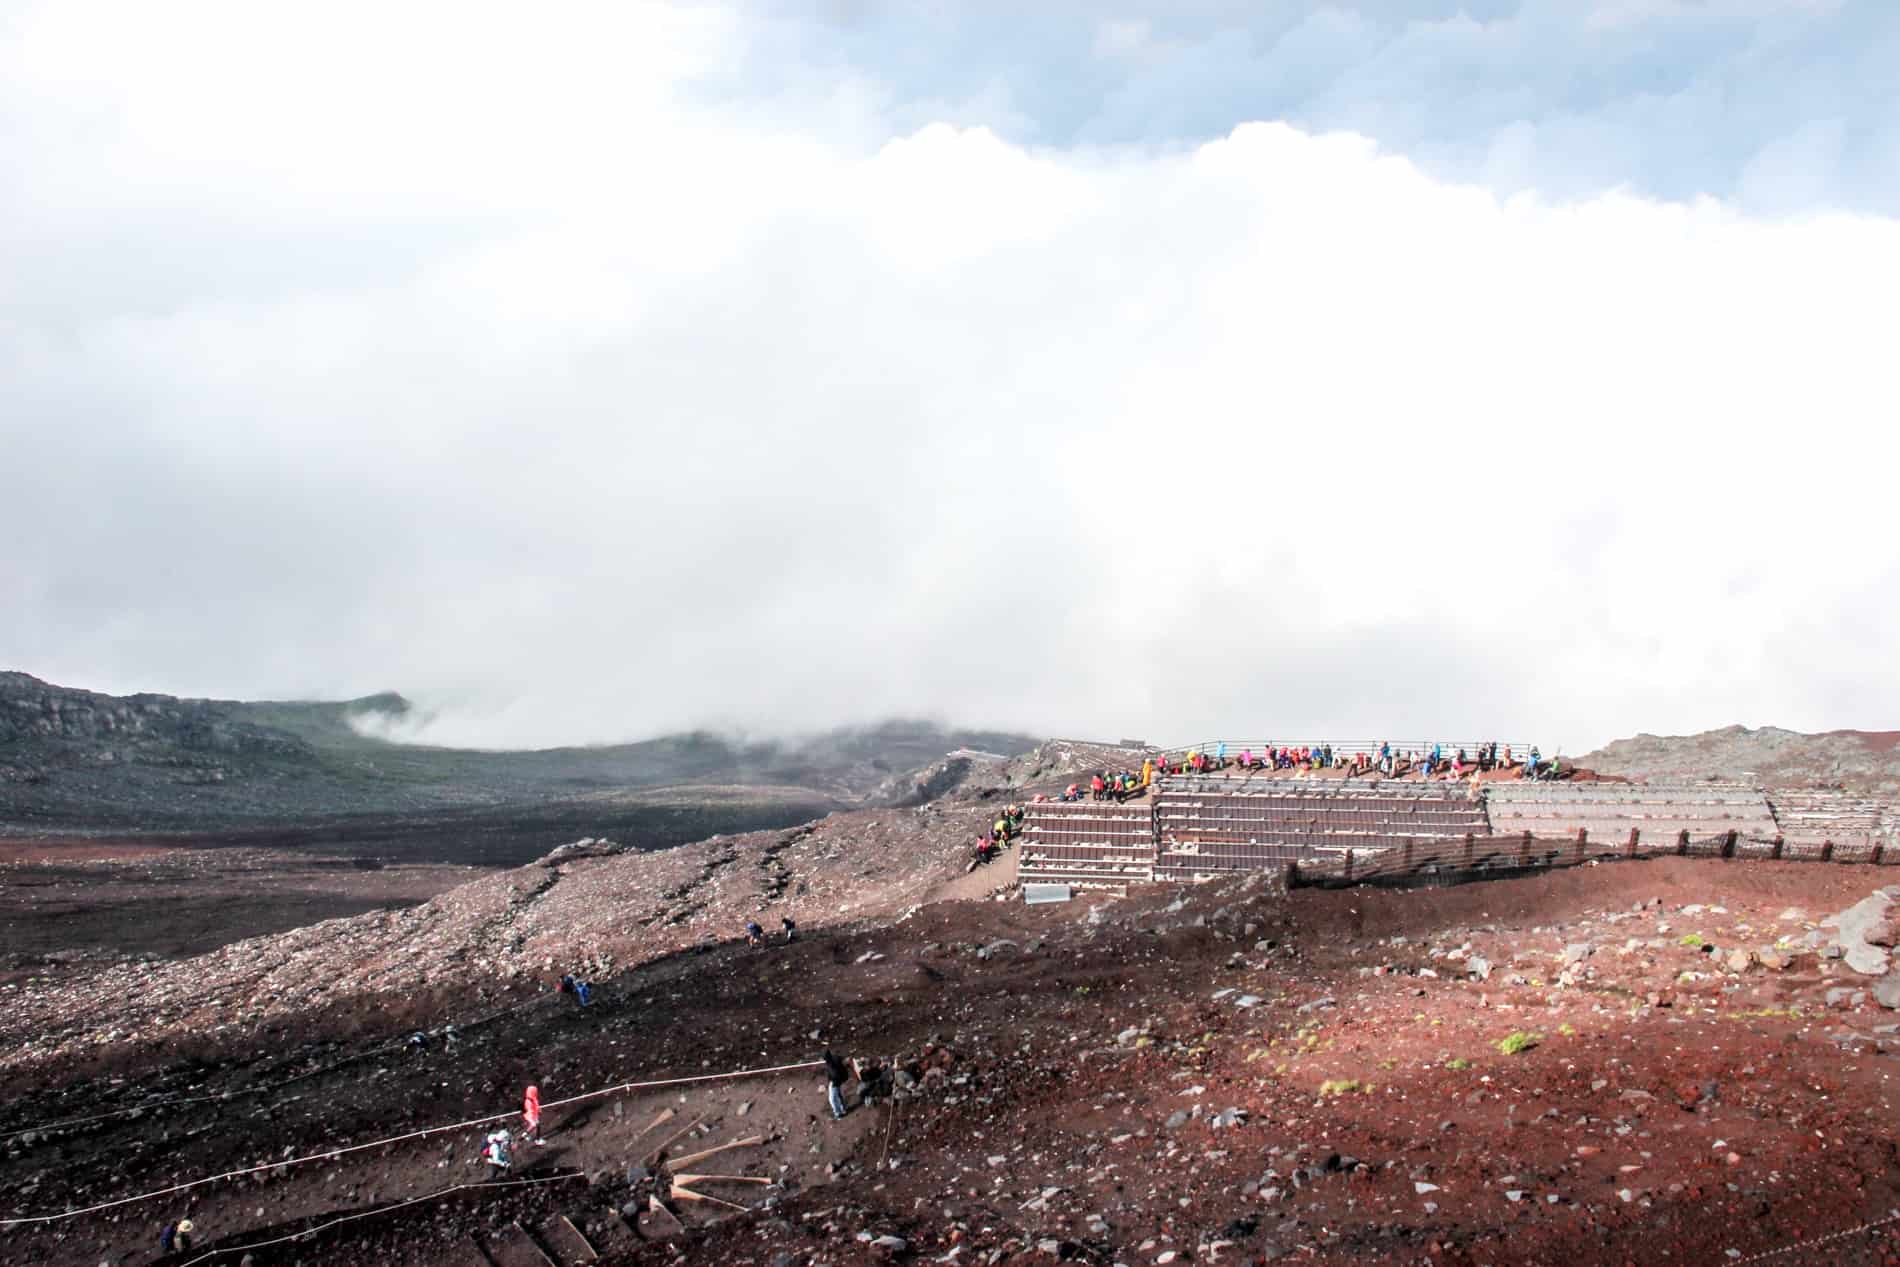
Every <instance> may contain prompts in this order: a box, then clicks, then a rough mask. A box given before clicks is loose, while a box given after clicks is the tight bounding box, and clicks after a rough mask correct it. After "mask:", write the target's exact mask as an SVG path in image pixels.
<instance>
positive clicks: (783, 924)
mask: <svg viewBox="0 0 1900 1267" xmlns="http://www.w3.org/2000/svg"><path fill="white" fill-rule="evenodd" d="M778 927H779V933H780V934H781V935H782V936H783V937H784V938H785V940H786V941H787V942H794V941H797V940H798V925H797V924H796V923H794V922H793V920H792V917H791V916H789V915H781V916H779V919H778ZM745 944H746V945H748V946H763V945H764V944H765V930H764V929H763V928H760V927H759V921H757V920H755V919H749V920H747V921H746V922H745Z"/></svg>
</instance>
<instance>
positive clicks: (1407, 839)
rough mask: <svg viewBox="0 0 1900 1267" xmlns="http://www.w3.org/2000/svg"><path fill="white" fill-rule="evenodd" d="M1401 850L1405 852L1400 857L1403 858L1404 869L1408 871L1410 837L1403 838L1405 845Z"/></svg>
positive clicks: (1410, 863)
mask: <svg viewBox="0 0 1900 1267" xmlns="http://www.w3.org/2000/svg"><path fill="white" fill-rule="evenodd" d="M1401 848H1403V849H1404V851H1405V852H1404V853H1403V854H1402V855H1401V856H1402V857H1403V858H1404V866H1405V869H1406V870H1407V871H1410V870H1411V869H1412V838H1411V837H1410V836H1407V837H1406V838H1405V844H1404V845H1403V846H1401Z"/></svg>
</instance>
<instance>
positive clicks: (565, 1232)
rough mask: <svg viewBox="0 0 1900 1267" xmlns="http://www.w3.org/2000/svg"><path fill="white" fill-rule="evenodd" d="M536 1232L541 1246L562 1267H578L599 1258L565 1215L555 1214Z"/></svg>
mask: <svg viewBox="0 0 1900 1267" xmlns="http://www.w3.org/2000/svg"><path fill="white" fill-rule="evenodd" d="M538 1231H539V1233H540V1237H541V1242H542V1244H544V1245H546V1246H547V1247H548V1248H549V1249H551V1250H553V1251H554V1256H555V1257H556V1258H558V1259H560V1260H561V1262H562V1263H563V1264H564V1267H578V1265H579V1264H584V1263H591V1262H593V1261H594V1260H595V1259H597V1258H599V1257H600V1255H599V1254H598V1253H596V1252H595V1250H594V1246H593V1242H591V1241H589V1240H588V1239H587V1238H586V1237H585V1236H583V1235H581V1230H580V1229H579V1228H578V1227H575V1226H574V1220H572V1219H570V1218H568V1217H567V1216H566V1215H565V1214H557V1215H555V1216H554V1217H553V1218H551V1219H548V1220H546V1221H545V1222H543V1223H542V1224H541V1226H540V1228H539V1229H538Z"/></svg>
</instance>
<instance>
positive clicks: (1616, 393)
mask: <svg viewBox="0 0 1900 1267" xmlns="http://www.w3.org/2000/svg"><path fill="white" fill-rule="evenodd" d="M1028 8H1029V9H1030V13H1029V14H1028V15H1027V16H1026V15H1025V13H1024V9H1025V6H1023V5H1020V4H1011V5H1004V4H1000V3H995V4H992V3H985V2H983V0H970V2H968V3H954V4H953V3H929V4H923V3H919V4H910V5H905V4H888V5H887V4H878V3H873V2H871V0H830V2H821V0H810V2H808V3H805V4H803V5H798V4H784V3H780V4H772V5H759V6H757V7H747V6H744V5H739V6H736V7H734V6H720V5H712V4H708V5H698V4H693V5H685V4H668V3H658V4H651V5H640V4H634V3H627V2H625V0H614V2H611V3H601V4H588V3H575V4H570V5H566V6H562V7H560V8H559V9H557V10H550V11H549V12H548V13H547V14H543V13H541V12H540V11H539V10H533V11H531V10H530V9H527V8H523V7H522V6H519V5H503V4H493V5H487V4H479V3H469V2H468V0H457V3H453V4H447V3H444V4H440V5H430V4H424V3H416V4H408V5H396V6H390V5H381V4H367V3H366V4H360V5H358V4H351V3H334V4H329V5H323V6H289V7H286V6H277V5H256V4H250V3H241V2H234V3H230V4H198V3H192V2H191V0H181V2H180V3H176V4H167V5H152V4H141V3H87V2H85V0H59V2H58V3H50V4H45V5H37V4H33V3H26V2H23V0H16V2H15V3H12V4H8V5H4V6H0V541H3V542H4V545H3V546H0V667H13V668H19V669H23V670H25V671H27V672H31V673H34V674H37V675H39V676H41V677H45V678H48V679H51V680H54V681H59V682H63V683H67V684H72V685H82V686H90V687H94V688H96V689H103V690H112V691H131V690H140V689H151V690H163V691H170V692H173V693H180V694H210V695H218V696H246V697H255V696H277V697H282V696H309V695H315V696H325V697H338V696H346V695H353V694H358V693H363V692H367V691H371V690H377V689H384V688H393V689H399V690H402V691H404V692H405V693H407V694H409V695H411V696H412V697H414V698H417V699H418V700H421V701H423V702H425V703H427V704H429V705H430V706H431V707H432V709H434V710H435V714H434V715H435V721H434V722H433V723H432V724H431V725H430V726H429V727H428V728H426V730H424V731H423V732H422V735H421V737H424V738H428V739H432V740H436V741H441V742H457V743H480V744H548V743H555V742H566V741H597V740H610V739H618V738H630V737H637V736H643V735H648V734H653V733H656V732H659V731H663V730H668V729H672V728H676V727H680V726H685V725H693V724H701V723H715V724H739V725H746V726H751V727H757V728H768V729H769V728H803V727H808V726H816V725H822V724H830V723H835V722H841V721H850V720H859V719H868V718H873V717H879V716H887V715H892V714H903V715H918V714H927V715H935V716H939V717H943V718H947V719H951V720H956V721H962V722H969V723H978V724H994V725H1011V726H1020V727H1024V728H1027V729H1030V730H1033V731H1038V732H1044V733H1070V734H1082V735H1102V736H1109V737H1114V736H1119V735H1141V736H1144V737H1147V738H1152V739H1156V740H1162V739H1180V740H1186V739H1194V738H1199V737H1202V736H1204V735H1209V734H1215V733H1229V734H1239V733H1247V734H1255V735H1259V734H1273V735H1296V734H1311V735H1330V736H1338V737H1358V736H1371V735H1376V734H1392V735H1405V736H1408V737H1410V736H1428V735H1435V734H1447V735H1451V734H1455V735H1457V736H1459V737H1464V736H1473V735H1488V734H1497V735H1500V736H1502V737H1504V738H1507V739H1514V740H1532V739H1535V740H1538V741H1540V742H1542V743H1543V744H1544V745H1545V746H1546V748H1547V749H1550V748H1555V747H1557V746H1558V745H1563V746H1564V747H1565V748H1566V750H1568V751H1571V752H1576V751H1580V750H1582V749H1584V748H1587V747H1589V746H1592V745H1593V744H1595V743H1597V742H1600V741H1602V740H1605V739H1608V738H1611V737H1614V736H1617V735H1621V734H1626V733H1631V732H1634V731H1637V730H1650V731H1657V732H1673V731H1685V730H1694V729H1701V728H1705V727H1709V726H1717V725H1723V724H1727V723H1730V722H1743V723H1746V724H1751V725H1756V724H1769V723H1773V724H1780V725H1787V726H1793V727H1797V728H1801V729H1825V728H1831V727H1836V726H1863V727H1882V728H1892V727H1895V726H1900V675H1896V674H1895V673H1894V672H1893V671H1892V668H1893V656H1894V650H1893V649H1894V646H1895V639H1896V634H1895V629H1896V623H1897V622H1896V617H1900V521H1897V520H1896V509H1895V507H1896V500H1895V487H1896V478H1900V477H1897V476H1896V463H1895V461H1894V459H1895V456H1896V449H1897V448H1900V442H1897V441H1896V439H1895V435H1896V423H1897V422H1900V416H1897V415H1900V407H1896V400H1900V383H1897V382H1896V378H1897V377H1900V368H1897V367H1900V358H1897V357H1896V356H1895V354H1894V352H1893V347H1894V343H1895V339H1896V337H1897V336H1896V332H1895V316H1894V312H1895V307H1894V306H1895V303H1896V299H1895V296H1896V295H1900V95H1896V94H1895V93H1894V92H1893V91H1892V84H1893V82H1894V80H1895V77H1896V74H1897V73H1900V69H1897V68H1900V6H1897V5H1893V4H1891V3H1888V2H1887V0H1868V2H1866V3H1853V2H1851V0H1839V2H1834V3H1829V2H1826V0H1464V2H1463V3H1462V4H1460V3H1455V2H1453V0H1444V2H1442V3H1441V2H1440V0H1359V2H1358V3H1350V2H1347V0H1339V2H1337V3H1332V4H1319V3H1311V2H1305V0H1300V2H1296V0H1278V2H1274V3H1260V2H1259V0H1255V2H1253V3H1246V4H1243V3H1239V0H1234V2H1232V3H1230V2H1228V0H1170V2H1169V3H1167V4H1162V3H1159V0H1130V2H1129V3H1126V4H1122V5H1119V6H1110V5H1105V4H1100V3H1087V4H1084V3H1080V2H1079V0H1078V2H1076V3H1069V2H1068V0H1049V2H1048V3H1044V4H1038V5H1035V6H1028Z"/></svg>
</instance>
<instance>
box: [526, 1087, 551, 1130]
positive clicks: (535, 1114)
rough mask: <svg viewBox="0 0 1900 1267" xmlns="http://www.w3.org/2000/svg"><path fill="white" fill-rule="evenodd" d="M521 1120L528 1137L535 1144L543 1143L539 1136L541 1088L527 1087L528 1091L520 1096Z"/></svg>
mask: <svg viewBox="0 0 1900 1267" xmlns="http://www.w3.org/2000/svg"><path fill="white" fill-rule="evenodd" d="M521 1121H522V1123H523V1124H524V1125H525V1126H526V1127H527V1136H528V1138H529V1139H530V1140H531V1141H533V1142H534V1143H536V1144H545V1143H547V1141H546V1140H545V1139H542V1138H541V1088H540V1087H529V1088H528V1093H527V1094H526V1095H524V1096H523V1097H521Z"/></svg>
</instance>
